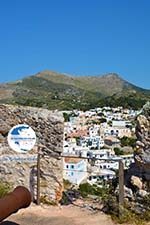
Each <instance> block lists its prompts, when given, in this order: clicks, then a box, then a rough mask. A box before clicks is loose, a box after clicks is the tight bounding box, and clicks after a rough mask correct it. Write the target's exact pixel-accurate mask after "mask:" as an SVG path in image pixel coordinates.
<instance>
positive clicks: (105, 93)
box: [0, 71, 150, 110]
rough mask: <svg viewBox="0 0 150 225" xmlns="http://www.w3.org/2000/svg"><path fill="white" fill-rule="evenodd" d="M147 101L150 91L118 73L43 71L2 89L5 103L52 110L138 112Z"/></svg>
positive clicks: (2, 99)
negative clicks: (124, 108) (120, 107)
mask: <svg viewBox="0 0 150 225" xmlns="http://www.w3.org/2000/svg"><path fill="white" fill-rule="evenodd" d="M112 100H113V101H112ZM147 100H150V90H146V89H143V88H140V87H137V86H135V85H133V84H131V83H129V82H127V81H125V80H124V79H122V78H121V77H120V76H119V75H117V74H115V73H110V74H106V75H101V76H100V75H98V76H73V75H68V74H61V73H57V72H53V71H43V72H39V73H37V74H35V75H33V76H28V77H25V78H24V79H22V80H19V81H15V82H10V83H5V84H1V85H0V102H1V103H11V104H20V105H30V106H37V107H44V108H49V109H63V110H66V109H73V108H82V109H88V108H92V107H96V106H102V105H110V106H111V105H112V106H115V105H116V106H117V105H123V106H131V107H134V108H138V107H141V106H142V105H143V104H144V103H145V101H147Z"/></svg>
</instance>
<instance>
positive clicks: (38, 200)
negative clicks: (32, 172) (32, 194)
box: [37, 147, 40, 205]
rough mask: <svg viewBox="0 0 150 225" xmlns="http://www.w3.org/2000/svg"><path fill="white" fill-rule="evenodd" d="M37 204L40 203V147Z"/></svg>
mask: <svg viewBox="0 0 150 225" xmlns="http://www.w3.org/2000/svg"><path fill="white" fill-rule="evenodd" d="M37 205H40V147H38V155H37Z"/></svg>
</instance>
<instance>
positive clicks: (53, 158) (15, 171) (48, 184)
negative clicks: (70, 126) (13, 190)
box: [0, 105, 64, 203]
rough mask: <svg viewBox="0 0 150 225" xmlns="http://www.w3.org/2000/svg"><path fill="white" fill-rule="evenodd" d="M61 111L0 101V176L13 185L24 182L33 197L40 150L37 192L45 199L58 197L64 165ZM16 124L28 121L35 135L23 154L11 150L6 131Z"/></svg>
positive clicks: (51, 199)
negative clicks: (0, 102) (31, 145)
mask: <svg viewBox="0 0 150 225" xmlns="http://www.w3.org/2000/svg"><path fill="white" fill-rule="evenodd" d="M63 122H64V120H63V115H62V113H60V112H52V111H49V110H46V109H41V108H32V107H21V106H19V107H18V106H10V105H0V179H2V180H6V181H9V182H11V183H12V184H13V187H16V186H17V185H24V186H26V187H27V188H29V189H30V191H31V192H32V195H33V199H36V188H37V187H36V184H37V153H38V151H39V153H40V193H41V194H40V195H41V199H42V200H43V201H45V202H52V203H57V202H58V201H59V199H60V198H61V193H62V184H63V166H62V158H61V157H60V155H61V153H62V151H63V128H64V127H63ZM18 124H27V125H29V126H31V127H32V128H33V130H34V131H35V133H36V136H37V142H36V146H35V147H34V148H33V149H32V150H31V151H29V152H28V153H26V154H22V153H16V152H15V151H13V150H11V149H10V147H9V145H8V142H7V135H8V132H9V130H10V129H11V128H12V127H13V126H15V125H18Z"/></svg>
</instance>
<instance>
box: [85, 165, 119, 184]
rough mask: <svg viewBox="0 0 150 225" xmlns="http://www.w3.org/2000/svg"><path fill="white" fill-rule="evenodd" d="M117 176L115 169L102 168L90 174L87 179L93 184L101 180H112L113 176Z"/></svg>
mask: <svg viewBox="0 0 150 225" xmlns="http://www.w3.org/2000/svg"><path fill="white" fill-rule="evenodd" d="M115 176H116V174H115V172H114V171H112V170H106V169H105V170H100V171H98V172H94V173H92V174H90V176H89V177H88V180H87V181H88V183H90V184H91V185H93V184H98V182H101V181H108V180H112V179H113V178H115Z"/></svg>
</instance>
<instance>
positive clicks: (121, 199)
mask: <svg viewBox="0 0 150 225" xmlns="http://www.w3.org/2000/svg"><path fill="white" fill-rule="evenodd" d="M123 208H124V165H123V162H122V160H119V217H121V216H122V214H123Z"/></svg>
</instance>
